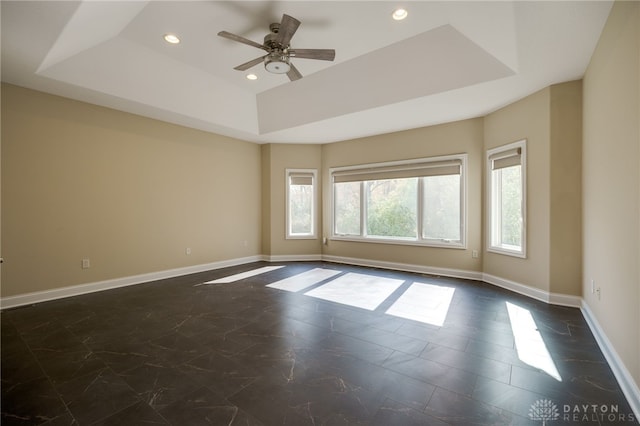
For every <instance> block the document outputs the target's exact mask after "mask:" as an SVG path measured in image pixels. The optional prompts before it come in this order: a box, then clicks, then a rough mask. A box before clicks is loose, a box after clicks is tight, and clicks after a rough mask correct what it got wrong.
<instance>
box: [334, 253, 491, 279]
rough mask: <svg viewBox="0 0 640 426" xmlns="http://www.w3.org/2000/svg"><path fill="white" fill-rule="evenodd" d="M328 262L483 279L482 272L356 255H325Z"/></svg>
mask: <svg viewBox="0 0 640 426" xmlns="http://www.w3.org/2000/svg"><path fill="white" fill-rule="evenodd" d="M322 260H324V261H326V262H334V263H345V264H348V265H357V266H368V267H371V268H381V269H390V270H394V271H404V272H415V273H418V274H429V275H438V276H442V277H453V278H463V279H467V280H482V273H481V272H476V271H467V270H462V269H450V268H437V267H434V266H423V265H413V264H408V263H398V262H385V261H381V260H371V259H360V258H355V257H342V256H330V255H323V256H322Z"/></svg>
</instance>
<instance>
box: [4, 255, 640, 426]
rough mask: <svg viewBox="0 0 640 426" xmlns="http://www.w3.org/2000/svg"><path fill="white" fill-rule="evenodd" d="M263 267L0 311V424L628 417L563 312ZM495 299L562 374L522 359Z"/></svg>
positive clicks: (361, 274)
mask: <svg viewBox="0 0 640 426" xmlns="http://www.w3.org/2000/svg"><path fill="white" fill-rule="evenodd" d="M271 266H276V265H271V264H268V263H266V262H256V263H252V264H247V265H238V266H233V267H229V268H224V269H220V270H214V271H205V272H201V273H197V274H192V275H186V276H183V277H175V278H171V279H166V280H160V281H156V282H149V283H144V284H140V285H136V286H130V287H124V288H119V289H114V290H109V291H104V292H98V293H91V294H86V295H82V296H77V297H73V298H69V299H61V300H57V301H51V302H46V303H41V304H37V305H33V306H25V307H21V308H15V309H10V310H6V311H2V312H1V313H0V326H1V332H2V341H1V343H2V344H1V345H0V351H1V356H2V359H1V366H2V376H1V380H2V383H1V384H2V404H1V407H2V418H1V422H2V425H3V426H5V425H23V424H29V425H49V426H56V425H85V424H94V425H116V424H117V425H120V424H123V425H128V424H132V425H138V424H157V425H179V426H184V425H186V424H194V425H197V424H232V425H240V424H242V425H273V424H278V425H295V426H299V425H306V424H310V425H313V424H315V425H320V424H323V425H352V424H363V425H385V426H392V425H403V426H404V425H411V424H418V425H440V424H453V425H464V426H467V425H482V426H486V425H489V424H491V425H528V424H539V423H540V422H537V423H536V421H533V420H532V419H531V418H529V413H530V411H529V410H530V409H531V407H532V404H535V403H536V401H539V400H549V401H552V402H554V403H555V404H556V405H557V406H558V407H561V409H562V410H564V405H567V404H568V405H571V404H574V403H578V402H584V403H586V404H606V405H608V406H615V407H616V408H617V409H618V410H619V412H620V414H621V415H625V416H628V415H629V414H632V413H631V408H630V406H629V404H628V402H627V401H626V399H625V397H624V394H623V393H622V391H621V389H620V386H619V385H618V383H617V381H616V379H615V377H614V375H613V373H612V371H611V368H610V367H609V365H608V364H607V362H606V359H605V358H604V356H603V354H602V352H601V351H600V349H599V347H598V344H597V342H596V341H595V339H594V337H593V335H592V334H591V332H590V329H589V327H588V325H587V324H586V321H585V320H584V318H583V317H582V315H581V313H580V310H578V309H573V308H566V307H557V306H550V305H546V304H544V303H542V302H539V301H536V300H533V299H529V298H527V297H524V296H521V295H518V294H515V293H512V292H509V291H507V290H503V289H500V288H496V287H494V286H491V285H489V284H486V283H481V282H475V281H470V280H460V279H454V278H446V277H432V276H427V275H421V274H411V273H405V272H397V271H384V270H379V269H370V268H362V267H357V266H350V265H342V264H340V265H338V264H330V263H323V262H295V263H286V264H282V265H277V266H278V269H269V270H264V269H263V270H260V268H263V267H271ZM256 270H259V271H260V272H261V273H258V274H257V275H256ZM325 270H326V271H331V272H326V274H327V278H325V279H323V280H321V281H318V280H319V279H321V278H323V276H324V275H322V274H324V272H323V273H322V274H320V275H319V274H318V271H325ZM240 274H242V275H240ZM234 275H236V278H240V279H239V280H238V281H235V282H234V284H230V285H224V284H223V285H198V284H202V283H204V282H209V281H215V280H219V279H221V278H225V277H231V276H234ZM321 275H322V276H321ZM329 275H331V276H329ZM242 277H244V278H242ZM345 277H346V278H345ZM234 279H235V278H234ZM336 282H337V283H338V286H337V288H333V289H332V287H331V286H332V285H335V283H336ZM381 283H382V284H381ZM221 284H222V283H221ZM272 284H275V285H274V286H282V287H287V288H288V289H289V290H295V291H287V290H286V289H284V290H285V291H278V289H276V288H273V287H269V285H272ZM426 286H433V287H426ZM442 288H451V289H455V290H454V291H453V294H452V296H451V297H450V300H449V297H448V295H447V294H444V295H443V294H439V293H438V291H439V289H442ZM416 289H418V290H419V291H416ZM280 290H282V289H280ZM422 290H425V291H422ZM323 291H324V292H326V294H325V295H326V296H328V298H327V299H325V298H321V297H311V296H310V295H308V294H309V293H312V292H320V293H322V292H323ZM305 292H306V293H305ZM337 295H341V296H337ZM336 296H337V297H336ZM329 297H332V298H335V299H337V300H330V299H329ZM447 300H449V301H447ZM507 303H511V304H513V305H516V306H518V307H520V308H521V309H523V310H525V311H527V312H528V313H529V314H530V316H531V318H532V320H533V323H535V328H534V327H533V326H531V323H529V326H528V330H529V331H528V332H527V333H529V334H527V336H529V337H530V336H531V335H532V334H531V332H537V333H539V336H537V337H536V339H537V340H538V341H540V339H539V338H541V341H542V342H543V343H544V345H545V346H546V349H547V351H548V354H549V356H550V357H551V359H552V360H553V362H554V363H555V365H556V367H557V371H558V373H559V375H560V377H561V379H562V380H557V378H554V377H552V376H551V375H549V374H548V373H547V372H545V371H543V370H541V369H539V368H536V367H535V366H532V365H530V364H527V363H526V362H525V361H523V359H522V358H523V356H522V354H521V351H522V347H517V346H518V345H520V344H519V343H516V342H517V341H518V338H517V337H516V335H515V334H518V332H514V329H513V321H512V318H511V317H510V316H509V312H508V307H507V306H508V305H507ZM445 305H448V308H447V309H446V314H445V308H444V306H445ZM396 309H397V310H398V311H395V310H396ZM388 311H389V313H387V312H388ZM402 311H403V312H404V314H402V315H396V314H398V313H399V312H400V313H401V312H402ZM425 312H430V313H429V314H425ZM434 312H437V314H433V313H434ZM391 313H394V315H391ZM409 314H411V315H409ZM403 315H404V316H403ZM421 315H422V316H421ZM428 315H431V317H430V318H428ZM412 316H413V317H412ZM443 316H444V321H442V317H443ZM435 317H438V318H436V319H437V321H436V320H435V319H434V318H435ZM427 320H429V321H431V322H432V323H428V321H427ZM441 322H442V325H436V324H440V323H441ZM538 337H539V338H538ZM526 340H527V339H525V341H526ZM529 340H531V339H529ZM520 342H521V341H520ZM524 347H525V349H524V350H525V351H528V349H526V345H525V346H524ZM525 360H526V358H525ZM628 420H629V417H626V420H624V421H617V422H616V423H613V424H638V423H637V422H634V421H628ZM549 423H551V422H549ZM557 423H558V424H560V423H562V422H557ZM565 423H567V422H565ZM579 423H580V420H577V421H573V424H579ZM591 423H593V424H598V423H599V424H602V425H604V424H607V422H606V421H599V422H598V421H595V422H591ZM591 423H590V424H591Z"/></svg>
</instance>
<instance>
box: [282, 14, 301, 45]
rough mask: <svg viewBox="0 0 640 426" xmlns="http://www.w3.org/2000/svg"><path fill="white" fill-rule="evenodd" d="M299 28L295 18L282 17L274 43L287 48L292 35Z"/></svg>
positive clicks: (298, 22)
mask: <svg viewBox="0 0 640 426" xmlns="http://www.w3.org/2000/svg"><path fill="white" fill-rule="evenodd" d="M299 26H300V21H298V20H297V19H296V18H293V17H291V16H289V15H287V14H284V15H282V22H280V28H279V29H278V36H277V37H276V42H278V43H280V44H281V45H282V46H284V47H286V46H288V45H289V42H290V41H291V37H293V35H294V34H295V33H296V31H297V30H298V27H299Z"/></svg>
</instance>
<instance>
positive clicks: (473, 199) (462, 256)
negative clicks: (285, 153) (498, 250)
mask: <svg viewBox="0 0 640 426" xmlns="http://www.w3.org/2000/svg"><path fill="white" fill-rule="evenodd" d="M482 122H483V120H482V119H481V118H479V119H472V120H465V121H460V122H455V123H449V124H443V125H439V126H433V127H426V128H420V129H414V130H407V131H404V132H397V133H391V134H385V135H379V136H372V137H367V138H361V139H356V140H351V141H346V142H338V143H333V144H327V145H323V147H322V163H323V164H322V171H323V176H324V178H323V179H324V180H323V182H324V185H323V186H324V188H325V191H324V195H323V197H324V201H323V206H324V215H323V217H324V233H325V236H326V237H330V233H331V212H330V211H329V206H330V199H329V198H330V196H331V191H330V190H329V188H330V176H329V169H330V168H331V167H338V166H348V165H357V164H367V163H376V162H384V161H393V160H406V159H412V158H422V157H433V156H441V155H450V154H461V153H467V154H468V163H467V216H468V222H467V249H465V250H461V249H448V248H434V247H416V246H403V245H396V246H391V247H390V246H389V245H388V244H376V243H363V242H348V241H337V240H330V241H329V244H328V245H326V246H325V247H324V250H323V254H327V255H331V256H340V257H350V258H360V259H368V260H376V261H387V262H398V263H405V264H411V265H419V266H425V267H437V268H449V269H459V270H465V271H481V259H479V258H478V259H473V258H472V256H471V251H472V250H478V251H479V250H480V249H481V247H482V241H481V235H482V225H481V194H482V135H483V131H482V128H483V124H482Z"/></svg>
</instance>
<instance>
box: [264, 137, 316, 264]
mask: <svg viewBox="0 0 640 426" xmlns="http://www.w3.org/2000/svg"><path fill="white" fill-rule="evenodd" d="M262 152H263V154H265V157H266V158H265V159H263V164H264V165H265V171H264V172H263V179H264V180H263V185H266V186H268V187H269V188H268V191H269V201H268V203H269V205H268V206H265V207H264V208H265V209H267V210H268V211H267V212H266V214H267V216H268V217H267V218H265V219H264V222H263V226H264V227H265V228H267V227H268V229H269V234H268V235H266V233H263V235H264V236H265V238H266V240H265V241H263V247H264V248H265V251H264V253H263V254H266V255H270V256H278V255H289V256H319V255H320V254H321V253H322V235H321V229H320V230H318V235H317V237H316V238H314V239H286V238H285V237H286V232H285V231H286V202H285V199H286V169H315V170H317V171H318V182H321V181H322V174H321V171H320V168H321V166H322V157H321V156H322V147H321V146H320V145H294V144H291V145H288V144H287V145H285V144H269V145H265V146H263V149H262ZM267 168H268V170H266V169H267ZM267 182H268V183H267ZM320 186H321V185H319V188H318V199H317V200H316V206H317V209H316V216H317V217H318V227H319V228H320V227H321V226H322V214H321V211H322V210H321V208H320V201H321V194H322V191H321V188H320ZM263 188H264V186H263ZM264 190H267V188H264Z"/></svg>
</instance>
